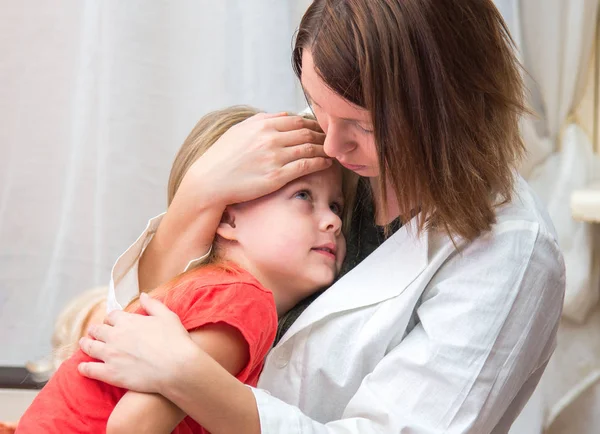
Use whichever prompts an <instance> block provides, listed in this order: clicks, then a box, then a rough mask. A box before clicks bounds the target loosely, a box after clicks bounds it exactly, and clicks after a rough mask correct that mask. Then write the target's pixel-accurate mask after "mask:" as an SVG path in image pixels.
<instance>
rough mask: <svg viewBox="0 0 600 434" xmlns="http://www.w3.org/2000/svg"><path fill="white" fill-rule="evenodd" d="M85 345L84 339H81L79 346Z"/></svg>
mask: <svg viewBox="0 0 600 434" xmlns="http://www.w3.org/2000/svg"><path fill="white" fill-rule="evenodd" d="M82 345H83V338H81V339H79V346H82Z"/></svg>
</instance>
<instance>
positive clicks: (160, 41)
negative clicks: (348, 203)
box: [0, 0, 310, 365]
mask: <svg viewBox="0 0 600 434" xmlns="http://www.w3.org/2000/svg"><path fill="white" fill-rule="evenodd" d="M309 3H310V0H285V1H284V0H253V1H248V0H219V1H210V0H201V1H200V0H186V1H183V0H178V1H168V0H143V1H142V0H128V1H106V0H62V1H60V2H39V1H33V0H23V1H18V2H14V1H10V0H3V1H0V53H2V55H1V56H0V83H2V84H1V85H0V125H1V128H0V365H6V364H23V363H24V362H25V361H27V360H30V359H36V358H38V357H40V356H44V355H46V354H47V353H48V351H49V350H50V343H49V341H50V334H51V329H52V325H53V321H54V319H55V317H56V315H57V313H58V311H59V310H60V309H61V308H62V307H63V306H64V304H65V303H66V301H67V300H68V299H70V298H72V297H73V296H74V295H76V294H77V293H79V292H81V291H83V290H85V289H87V288H90V287H93V286H97V285H100V284H103V285H104V284H107V283H108V279H109V273H110V269H111V266H112V264H113V262H114V261H115V259H116V258H117V256H118V255H119V254H120V253H121V252H123V251H124V249H125V248H126V247H127V246H128V245H129V244H130V243H132V242H133V241H134V240H135V238H136V237H137V236H138V234H139V233H140V232H141V230H142V229H143V227H144V226H145V224H146V220H147V219H148V218H149V217H151V216H153V215H155V214H157V213H159V212H162V211H163V210H164V209H165V205H166V181H167V177H168V173H169V169H170V165H171V161H172V159H173V157H174V155H175V152H176V151H177V149H178V148H179V146H180V145H181V143H182V142H183V139H184V138H185V137H186V135H187V134H188V132H189V131H190V130H191V128H192V127H193V126H194V125H195V123H196V121H197V120H198V119H199V118H200V117H201V116H202V115H203V114H205V113H206V112H208V111H210V110H213V109H216V108H220V107H223V106H227V105H232V104H251V105H254V106H256V107H258V108H261V109H265V110H272V111H275V110H277V111H279V110H299V109H301V108H303V107H304V105H305V102H304V99H303V97H302V94H301V92H300V89H299V87H298V84H297V80H296V79H295V77H294V75H293V72H292V68H291V62H290V55H291V41H292V36H293V33H294V30H295V28H296V27H297V25H298V23H299V20H300V17H301V16H302V14H303V12H304V10H305V9H306V7H307V6H308V4H309Z"/></svg>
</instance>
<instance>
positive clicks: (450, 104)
mask: <svg viewBox="0 0 600 434" xmlns="http://www.w3.org/2000/svg"><path fill="white" fill-rule="evenodd" d="M304 49H308V50H310V51H311V54H312V57H313V59H314V64H315V68H316V71H317V73H318V74H319V76H320V77H321V79H322V80H323V81H324V82H325V83H326V84H327V85H328V86H329V87H330V88H331V89H332V90H333V91H335V92H336V93H337V94H339V95H340V96H342V97H343V98H345V99H346V100H348V101H349V102H351V103H353V104H355V105H357V106H359V107H362V108H365V109H367V110H369V111H370V112H371V116H372V121H373V129H374V132H373V134H374V138H375V143H376V144H377V152H378V156H379V163H380V167H381V176H380V178H379V183H380V187H381V188H380V190H381V192H382V194H381V196H382V197H381V199H382V201H383V202H382V203H383V205H384V206H385V205H386V203H385V198H386V182H385V180H389V182H390V183H391V185H392V186H393V188H394V189H395V194H396V196H397V197H398V202H399V205H400V207H401V209H403V210H406V213H407V214H408V213H409V210H411V209H414V207H415V205H417V206H418V207H419V209H420V210H421V214H420V215H419V220H418V230H419V231H421V230H423V229H424V228H428V227H432V226H434V227H439V228H441V229H443V230H445V231H446V232H448V233H449V234H450V235H451V236H459V237H464V238H466V239H469V240H471V239H474V238H475V237H477V236H478V235H479V234H480V233H482V232H483V231H485V230H488V229H489V228H490V226H491V225H492V224H493V223H494V222H495V210H494V207H495V205H496V204H497V203H499V202H498V199H500V201H501V202H506V201H509V200H510V198H511V193H512V189H513V181H514V170H515V167H516V165H517V163H518V160H519V159H520V158H521V156H522V154H523V153H524V146H523V143H522V140H521V137H520V134H519V126H518V124H519V118H520V116H521V114H522V113H523V112H524V110H525V109H524V105H523V85H522V78H521V75H520V73H521V70H520V65H519V63H518V61H517V59H516V55H515V52H514V44H513V42H512V39H511V37H510V35H509V32H508V30H507V27H506V24H505V23H504V21H503V19H502V17H501V15H500V13H499V12H498V10H497V9H496V7H495V6H494V4H493V3H492V1H491V0H378V1H373V0H315V1H314V2H313V3H312V4H311V5H310V7H309V8H308V10H307V12H306V13H305V15H304V17H303V19H302V22H301V24H300V28H299V30H298V34H297V37H296V42H295V47H294V52H293V66H294V69H295V72H296V74H297V75H298V77H300V75H301V72H302V51H303V50H304Z"/></svg>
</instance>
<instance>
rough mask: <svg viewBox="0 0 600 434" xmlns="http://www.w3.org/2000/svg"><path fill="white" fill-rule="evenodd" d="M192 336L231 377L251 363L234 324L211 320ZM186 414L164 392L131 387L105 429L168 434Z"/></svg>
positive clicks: (113, 432) (116, 433) (114, 432)
mask: <svg viewBox="0 0 600 434" xmlns="http://www.w3.org/2000/svg"><path fill="white" fill-rule="evenodd" d="M190 338H191V342H190V343H191V344H192V345H191V347H192V348H195V349H201V350H202V351H203V352H205V353H206V354H209V355H210V357H212V358H213V359H214V363H216V364H217V365H218V367H219V368H220V369H223V372H224V373H226V375H227V376H228V378H232V377H231V375H237V374H238V373H239V372H240V371H241V370H242V369H243V368H244V367H245V366H246V364H247V363H248V358H249V354H248V344H247V343H246V341H245V339H244V338H243V336H242V334H241V333H240V332H239V331H238V330H237V329H235V328H234V327H231V326H229V325H226V324H223V323H218V324H211V325H207V326H204V327H202V328H200V329H197V330H195V331H193V332H191V333H190ZM194 344H195V345H194ZM165 351H169V349H168V348H167V349H165ZM185 416H186V413H184V412H183V411H182V410H181V409H179V407H177V406H176V405H175V404H173V403H172V402H171V401H169V400H168V399H166V398H165V397H163V396H162V395H159V394H153V393H138V392H133V391H129V392H127V393H126V394H125V396H123V398H121V400H120V401H119V403H118V404H117V406H116V407H115V409H114V410H113V412H112V414H111V416H110V418H109V420H108V424H107V427H106V432H107V434H120V433H132V432H135V433H141V434H143V433H153V434H160V433H165V434H168V433H170V432H172V431H173V430H174V429H175V427H176V426H177V425H178V424H179V422H181V421H182V420H183V418H184V417H185Z"/></svg>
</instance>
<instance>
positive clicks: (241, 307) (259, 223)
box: [17, 107, 346, 434]
mask: <svg viewBox="0 0 600 434" xmlns="http://www.w3.org/2000/svg"><path fill="white" fill-rule="evenodd" d="M254 114H256V112H255V111H254V110H252V109H248V108H242V107H235V108H230V109H227V110H223V111H219V112H214V113H211V114H209V115H208V116H206V117H204V118H203V119H202V120H201V121H200V122H199V123H198V125H197V126H196V128H195V129H194V130H193V131H192V133H191V134H190V136H189V137H188V138H187V140H186V141H185V143H184V144H183V146H182V148H181V150H180V151H179V153H178V155H177V157H176V160H175V163H174V165H173V169H172V172H171V178H170V186H169V201H170V200H171V199H172V197H173V195H174V193H175V191H176V190H177V188H178V186H179V183H180V182H181V179H182V178H183V175H184V174H185V173H186V172H187V170H188V169H189V168H190V166H191V165H192V164H193V163H194V161H196V160H197V159H198V158H199V157H200V155H202V154H203V153H204V152H205V151H206V150H207V149H208V148H209V147H210V146H211V145H212V144H213V143H214V142H215V141H216V140H217V139H218V138H219V137H220V136H221V135H222V134H223V133H224V132H225V131H227V130H228V129H229V128H231V127H232V126H233V125H235V124H237V123H238V122H241V121H242V120H244V119H246V118H249V117H250V116H252V115H254ZM343 208H344V197H343V191H342V169H341V167H340V166H339V165H332V166H331V167H330V168H328V169H326V170H324V171H321V172H318V173H314V174H311V175H307V176H305V177H302V178H299V179H297V180H295V181H293V182H291V183H289V184H287V185H285V186H284V187H283V188H281V189H280V190H278V191H276V192H274V193H272V194H269V195H267V196H264V197H261V198H258V199H255V200H252V201H250V202H245V203H240V204H237V205H233V206H229V207H227V209H226V210H225V212H224V213H223V215H222V218H221V223H220V225H219V228H218V230H217V234H216V239H215V241H214V244H213V249H212V252H211V254H210V257H209V258H208V259H207V260H206V262H205V263H204V264H203V265H202V266H201V267H199V268H195V269H192V270H190V271H188V272H186V273H184V274H182V275H180V276H179V277H177V278H175V279H174V280H172V281H170V282H169V283H167V284H165V285H162V286H160V287H159V288H157V289H155V290H153V291H151V293H150V294H151V296H152V297H155V298H157V299H159V300H161V301H162V302H163V303H165V304H166V305H167V306H169V307H170V308H171V309H172V310H173V312H175V313H176V314H177V316H178V317H179V319H180V320H181V322H182V324H183V325H184V327H185V328H186V330H188V331H189V332H190V336H191V339H192V340H193V341H194V342H195V343H196V344H197V345H198V346H200V348H202V349H203V350H204V351H206V352H208V353H209V354H211V355H212V356H213V357H214V358H215V360H217V361H218V362H219V363H220V364H221V365H222V366H223V367H224V368H225V369H227V370H228V371H229V372H230V373H232V374H233V375H235V376H236V377H237V379H238V380H239V381H241V382H244V383H246V384H249V385H254V386H255V385H256V383H257V381H258V375H259V374H260V372H261V369H262V366H263V359H264V358H265V356H266V354H267V352H268V351H269V349H270V348H271V345H272V343H273V340H274V338H275V333H276V329H277V318H278V315H282V314H284V313H285V312H287V311H288V310H289V309H290V308H292V307H293V306H294V305H295V304H296V303H298V302H299V301H300V300H302V299H304V298H306V297H307V296H309V295H311V294H312V293H314V292H315V291H317V290H318V289H321V288H324V287H326V286H328V285H330V284H331V283H332V282H333V280H334V279H335V277H336V276H337V274H338V273H339V271H340V267H341V264H342V261H343V259H344V256H345V249H346V247H345V239H344V236H343V234H342V220H341V217H342V213H343ZM142 296H146V294H142ZM126 310H128V311H131V312H138V313H141V309H140V307H139V302H138V301H137V300H136V301H133V302H132V303H131V304H129V306H128V307H127V308H126ZM162 350H163V351H165V352H168V351H169V348H163V349H162ZM86 360H90V358H89V357H88V356H86V355H84V354H83V353H82V352H81V351H78V352H77V353H75V354H74V355H73V356H72V357H71V358H70V359H69V360H67V361H65V362H64V363H63V364H62V365H61V367H60V368H59V370H58V371H57V372H56V374H55V375H54V376H53V377H52V378H51V380H50V382H49V383H48V384H47V385H46V387H45V388H44V389H43V390H42V391H41V392H40V394H39V395H38V396H37V398H36V399H35V400H34V402H33V403H32V405H31V406H30V407H29V409H28V410H27V412H26V413H25V415H24V416H23V418H22V419H21V421H20V423H19V425H18V428H17V432H18V433H22V434H25V433H36V434H37V433H40V432H44V433H61V434H64V433H83V432H104V431H105V430H106V432H108V433H120V432H123V433H132V432H136V433H143V432H150V431H151V432H153V433H156V432H164V433H168V432H171V431H173V432H176V433H200V432H204V430H203V429H202V427H201V426H199V425H198V424H197V423H196V422H195V421H193V420H192V419H190V418H187V417H185V414H184V413H183V412H182V411H181V410H179V408H177V407H176V406H175V405H173V404H172V403H171V402H169V401H168V400H166V399H165V398H163V397H162V396H160V395H153V394H140V393H135V392H132V391H127V390H125V389H121V388H117V387H113V386H109V385H106V384H104V383H101V382H98V381H94V380H89V379H87V378H84V377H82V376H81V375H79V374H78V372H77V366H78V365H79V363H81V362H82V361H86Z"/></svg>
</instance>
